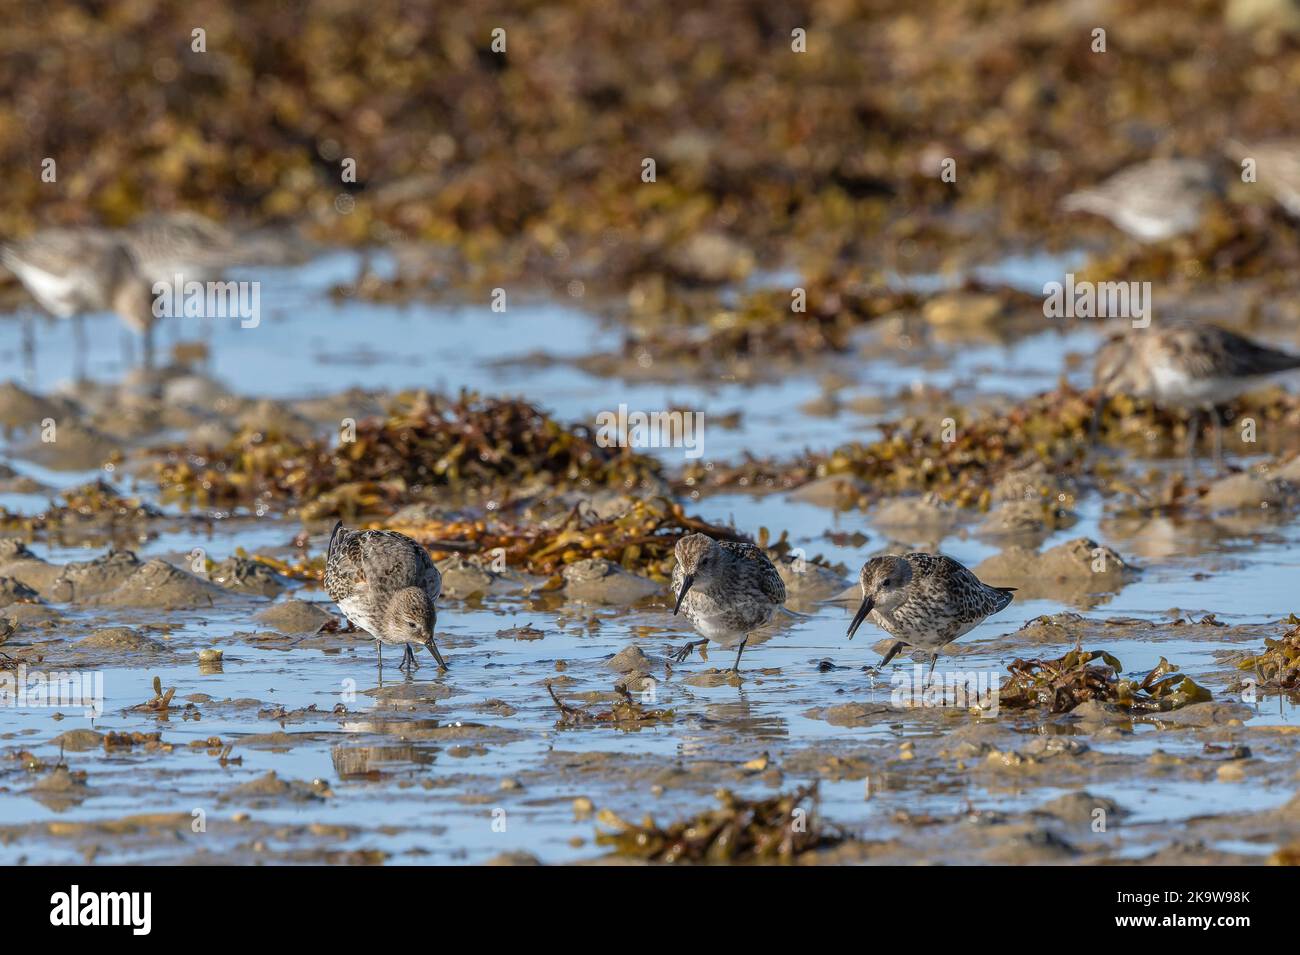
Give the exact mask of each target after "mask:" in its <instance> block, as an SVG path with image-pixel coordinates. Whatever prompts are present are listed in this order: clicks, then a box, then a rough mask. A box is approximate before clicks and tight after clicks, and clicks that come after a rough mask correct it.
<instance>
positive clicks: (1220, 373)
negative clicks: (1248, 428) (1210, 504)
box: [1093, 322, 1300, 462]
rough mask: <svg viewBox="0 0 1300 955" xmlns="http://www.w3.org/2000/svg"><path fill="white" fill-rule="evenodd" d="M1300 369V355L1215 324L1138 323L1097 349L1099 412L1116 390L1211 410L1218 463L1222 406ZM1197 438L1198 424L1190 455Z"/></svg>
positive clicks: (1168, 405)
mask: <svg viewBox="0 0 1300 955" xmlns="http://www.w3.org/2000/svg"><path fill="white" fill-rule="evenodd" d="M1295 368H1300V356H1298V355H1292V354H1290V353H1289V352H1284V351H1280V350H1278V349H1276V348H1269V347H1268V346H1266V345H1260V344H1257V343H1256V342H1253V341H1251V340H1250V339H1249V338H1246V337H1245V336H1244V335H1238V334H1236V333H1235V332H1230V331H1228V330H1227V329H1223V328H1219V327H1217V326H1215V325H1203V324H1200V323H1194V322H1179V323H1175V324H1168V325H1162V326H1158V327H1157V326H1155V325H1152V326H1151V327H1150V328H1142V329H1136V328H1135V329H1133V330H1132V331H1131V332H1123V333H1121V334H1118V335H1115V336H1113V337H1111V338H1110V339H1109V340H1107V341H1106V342H1105V343H1104V344H1103V345H1102V346H1101V348H1100V349H1099V350H1098V352H1097V361H1096V364H1095V366H1094V369H1093V380H1094V383H1095V384H1096V386H1097V388H1098V389H1100V391H1101V399H1100V400H1099V401H1098V403H1097V412H1096V413H1097V415H1100V413H1101V410H1102V406H1103V403H1104V402H1105V400H1106V399H1108V398H1113V397H1115V396H1117V395H1129V396H1130V397H1133V398H1141V399H1144V400H1146V401H1150V402H1152V403H1153V404H1155V405H1158V406H1160V407H1162V408H1166V409H1175V410H1180V411H1183V412H1192V413H1193V421H1194V422H1195V421H1196V420H1197V418H1198V417H1199V415H1200V414H1201V413H1202V412H1205V413H1208V414H1209V416H1210V419H1211V421H1212V422H1213V424H1214V459H1215V461H1216V462H1217V461H1219V460H1221V458H1222V445H1223V436H1222V433H1221V425H1220V423H1219V416H1218V413H1217V409H1218V408H1219V407H1220V406H1221V405H1223V404H1226V403H1227V402H1229V401H1231V400H1232V399H1234V398H1236V397H1238V396H1240V395H1242V394H1245V393H1246V392H1248V391H1251V390H1253V389H1255V388H1258V387H1260V386H1261V385H1263V384H1265V383H1266V382H1267V381H1268V380H1269V379H1270V378H1272V377H1273V376H1275V375H1278V374H1280V373H1282V372H1286V371H1291V370H1292V369H1295ZM1195 441H1196V431H1195V428H1189V434H1188V446H1187V453H1188V455H1189V456H1190V455H1191V453H1192V450H1193V445H1194V443H1195Z"/></svg>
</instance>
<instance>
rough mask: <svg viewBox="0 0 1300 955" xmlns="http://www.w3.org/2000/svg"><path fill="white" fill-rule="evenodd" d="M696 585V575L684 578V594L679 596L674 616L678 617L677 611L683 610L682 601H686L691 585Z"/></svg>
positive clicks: (688, 575)
mask: <svg viewBox="0 0 1300 955" xmlns="http://www.w3.org/2000/svg"><path fill="white" fill-rule="evenodd" d="M693 583H695V575H694V574H687V575H686V576H685V577H683V578H682V592H681V593H679V594H678V595H677V604H676V605H675V606H674V607H673V616H674V617H675V616H677V611H679V610H681V609H682V601H683V600H685V599H686V591H688V590H690V589H691V584H693Z"/></svg>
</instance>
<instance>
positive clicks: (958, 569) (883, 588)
mask: <svg viewBox="0 0 1300 955" xmlns="http://www.w3.org/2000/svg"><path fill="white" fill-rule="evenodd" d="M858 584H859V586H860V587H861V588H862V604H861V606H859V607H858V612H857V614H855V615H854V617H853V622H852V623H851V624H849V639H850V640H852V639H853V637H854V635H855V634H856V633H857V631H858V627H860V626H861V625H862V621H864V620H867V619H870V620H871V622H872V623H874V624H875V625H876V626H877V627H879V628H880V629H881V630H884V631H885V632H886V633H888V634H889V635H890V636H891V637H893V638H894V643H893V645H892V646H891V647H890V648H889V650H888V652H887V653H886V654H885V656H884V658H883V659H882V660H881V661H880V664H879V666H878V667H877V669H884V667H885V666H886V664H888V663H889V661H890V660H892V659H893V658H894V655H895V654H896V653H898V651H899V650H901V649H903V647H915V648H917V649H918V650H928V651H929V652H930V672H931V673H933V672H934V664H935V661H936V660H938V659H939V651H940V650H941V649H942V648H943V647H944V646H946V645H947V644H949V643H951V642H952V641H953V640H956V639H957V638H958V637H960V636H962V635H963V634H966V633H968V632H969V631H971V630H972V629H974V628H975V627H976V626H977V625H978V624H980V623H983V622H984V620H985V619H986V618H987V617H990V616H992V615H993V614H995V613H999V612H1000V611H1002V610H1005V609H1006V608H1007V605H1008V604H1010V603H1011V595H1012V593H1014V592H1015V588H1014V587H990V586H989V585H988V584H986V583H984V581H982V580H980V579H979V578H978V577H976V576H975V575H974V574H973V573H971V572H970V571H969V570H968V569H967V568H966V567H964V566H963V565H962V564H960V563H959V562H957V561H955V560H953V559H952V558H951V557H944V556H941V555H938V554H920V553H917V554H904V555H902V556H899V555H894V554H889V555H886V556H883V557H873V558H871V560H869V561H867V562H866V563H865V564H864V565H863V567H862V573H861V574H860V575H859V577H858Z"/></svg>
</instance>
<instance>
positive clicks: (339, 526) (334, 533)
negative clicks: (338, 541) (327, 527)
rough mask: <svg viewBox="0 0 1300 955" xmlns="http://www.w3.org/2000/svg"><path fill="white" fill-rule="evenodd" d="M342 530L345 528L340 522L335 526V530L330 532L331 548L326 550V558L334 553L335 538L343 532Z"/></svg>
mask: <svg viewBox="0 0 1300 955" xmlns="http://www.w3.org/2000/svg"><path fill="white" fill-rule="evenodd" d="M342 528H343V522H342V521H338V522H336V523H335V524H334V529H333V530H332V531H330V542H329V546H328V547H326V548H325V556H326V557H327V558H328V557H329V555H330V554H333V553H334V538H336V537H338V536H339V531H340V530H342Z"/></svg>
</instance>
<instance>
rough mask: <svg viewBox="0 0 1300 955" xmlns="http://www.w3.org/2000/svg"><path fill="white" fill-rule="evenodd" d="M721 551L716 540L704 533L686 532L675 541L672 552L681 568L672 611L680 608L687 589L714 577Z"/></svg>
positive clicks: (719, 561) (720, 560) (720, 558)
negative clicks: (675, 603) (679, 586)
mask: <svg viewBox="0 0 1300 955" xmlns="http://www.w3.org/2000/svg"><path fill="white" fill-rule="evenodd" d="M721 552H722V548H720V547H719V546H718V542H717V541H715V540H714V539H713V538H711V537H707V536H705V535H704V534H687V535H686V536H685V537H683V538H682V539H681V540H679V541H678V542H677V546H676V547H674V548H673V553H674V554H675V555H676V557H677V566H679V567H680V568H681V569H682V589H681V590H680V591H679V592H678V594H677V605H676V606H675V607H673V613H677V611H678V610H680V609H681V606H682V601H683V600H685V599H686V592H687V591H688V590H690V589H691V588H692V587H693V586H695V585H696V584H698V583H703V582H707V581H710V580H712V579H713V578H714V576H715V575H716V574H717V572H718V569H719V568H720V567H721V564H722V553H721Z"/></svg>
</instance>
